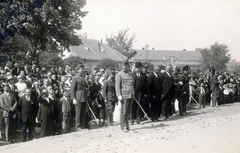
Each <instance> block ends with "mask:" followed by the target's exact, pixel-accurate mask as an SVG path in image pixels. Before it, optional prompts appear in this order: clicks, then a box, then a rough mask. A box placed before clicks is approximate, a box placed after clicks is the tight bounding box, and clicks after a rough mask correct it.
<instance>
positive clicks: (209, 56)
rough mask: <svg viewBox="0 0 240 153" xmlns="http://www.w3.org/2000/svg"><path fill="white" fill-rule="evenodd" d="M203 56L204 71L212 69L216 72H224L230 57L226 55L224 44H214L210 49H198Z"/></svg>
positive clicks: (226, 49) (226, 48)
mask: <svg viewBox="0 0 240 153" xmlns="http://www.w3.org/2000/svg"><path fill="white" fill-rule="evenodd" d="M196 50H199V51H200V52H201V54H202V56H203V60H204V64H205V67H204V68H206V69H209V68H210V67H214V68H215V69H216V70H218V71H222V70H226V69H227V66H226V64H227V63H228V62H229V61H230V59H231V57H230V54H228V52H229V50H228V47H227V46H226V45H225V44H218V42H216V43H215V44H213V45H211V46H210V48H204V49H201V48H198V49H196Z"/></svg>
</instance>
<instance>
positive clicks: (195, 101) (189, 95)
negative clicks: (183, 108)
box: [189, 94, 200, 107]
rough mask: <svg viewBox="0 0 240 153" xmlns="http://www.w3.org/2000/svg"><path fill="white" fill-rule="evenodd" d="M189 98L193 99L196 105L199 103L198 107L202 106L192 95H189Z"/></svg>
mask: <svg viewBox="0 0 240 153" xmlns="http://www.w3.org/2000/svg"><path fill="white" fill-rule="evenodd" d="M189 96H190V97H191V98H192V99H193V101H194V102H195V103H197V105H198V106H199V107H200V105H199V104H198V102H197V101H196V100H195V99H194V98H193V96H192V95H191V94H189Z"/></svg>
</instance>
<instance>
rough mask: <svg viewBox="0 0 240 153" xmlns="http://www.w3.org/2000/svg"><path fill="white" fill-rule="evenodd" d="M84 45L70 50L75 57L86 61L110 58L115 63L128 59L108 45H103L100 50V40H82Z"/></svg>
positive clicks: (72, 47)
mask: <svg viewBox="0 0 240 153" xmlns="http://www.w3.org/2000/svg"><path fill="white" fill-rule="evenodd" d="M82 43H83V44H82V45H79V46H71V47H70V50H71V53H72V55H73V56H79V57H81V58H84V59H90V60H102V59H105V58H109V59H112V60H115V61H123V60H126V59H127V57H125V56H124V55H122V54H121V53H119V52H117V51H116V50H114V49H112V48H111V47H110V46H108V45H107V44H104V43H102V44H101V46H100V48H101V49H99V45H98V43H100V41H98V40H92V39H82Z"/></svg>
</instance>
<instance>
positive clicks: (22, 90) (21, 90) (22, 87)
mask: <svg viewBox="0 0 240 153" xmlns="http://www.w3.org/2000/svg"><path fill="white" fill-rule="evenodd" d="M15 85H16V86H17V89H18V96H19V97H22V96H23V95H24V94H25V90H26V89H27V84H26V83H24V82H22V83H20V82H17V83H16V84H15Z"/></svg>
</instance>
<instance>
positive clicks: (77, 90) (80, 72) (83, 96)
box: [70, 65, 88, 131]
mask: <svg viewBox="0 0 240 153" xmlns="http://www.w3.org/2000/svg"><path fill="white" fill-rule="evenodd" d="M75 71H76V72H77V75H76V76H75V77H73V80H72V84H71V89H70V92H71V99H72V100H73V104H74V105H75V116H76V118H75V121H76V130H77V131H79V130H81V129H84V125H85V119H86V106H87V92H88V90H87V89H88V84H87V82H86V80H85V79H84V65H78V66H77V67H76V69H75Z"/></svg>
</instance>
